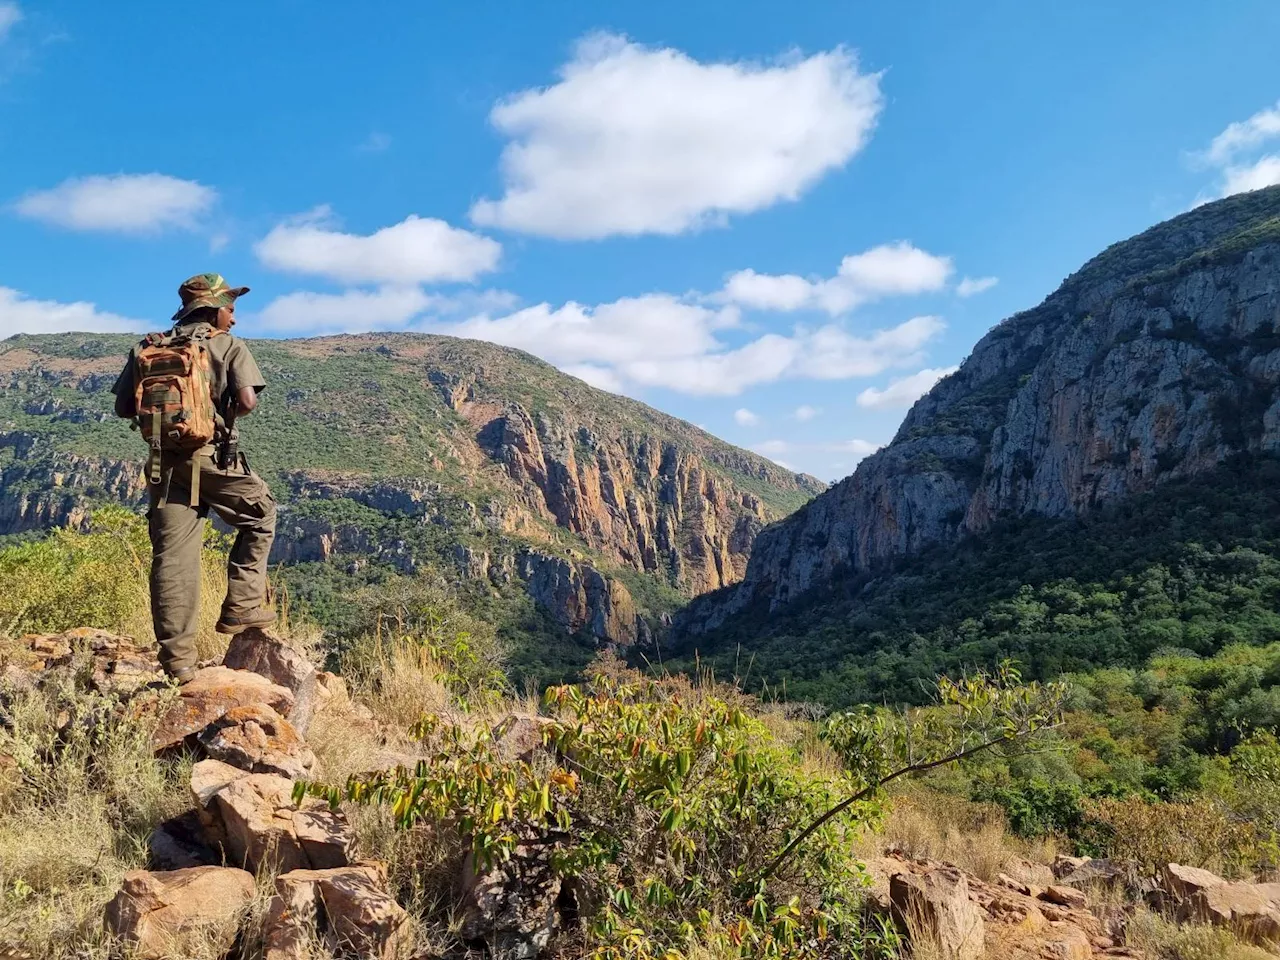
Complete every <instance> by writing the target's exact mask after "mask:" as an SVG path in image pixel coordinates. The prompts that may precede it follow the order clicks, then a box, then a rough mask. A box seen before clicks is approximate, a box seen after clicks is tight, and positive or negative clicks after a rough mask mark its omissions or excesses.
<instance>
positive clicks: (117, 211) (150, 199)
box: [17, 173, 218, 233]
mask: <svg viewBox="0 0 1280 960" xmlns="http://www.w3.org/2000/svg"><path fill="white" fill-rule="evenodd" d="M217 197H218V194H217V191H215V190H214V189H213V188H212V187H206V186H203V185H202V184H199V183H196V182H195V181H193V180H179V179H177V178H176V177H170V176H166V175H164V174H162V173H143V174H124V173H122V174H116V175H113V176H94V177H74V178H72V179H70V180H65V181H63V182H62V183H60V184H59V185H58V186H56V187H53V188H52V189H50V190H40V191H36V192H34V193H28V194H27V195H26V196H24V197H23V198H22V199H21V200H19V201H18V203H17V210H18V212H19V213H20V214H22V215H23V216H25V217H30V218H31V219H33V220H42V221H44V222H45V223H52V224H54V225H56V226H60V227H67V228H69V229H72V230H93V231H102V232H110V233H156V232H159V231H162V230H165V229H170V228H186V229H190V228H192V227H195V226H197V225H198V224H199V222H200V218H201V217H202V216H203V215H204V214H206V213H208V211H209V210H210V209H211V208H212V207H213V204H214V202H215V201H216V200H217Z"/></svg>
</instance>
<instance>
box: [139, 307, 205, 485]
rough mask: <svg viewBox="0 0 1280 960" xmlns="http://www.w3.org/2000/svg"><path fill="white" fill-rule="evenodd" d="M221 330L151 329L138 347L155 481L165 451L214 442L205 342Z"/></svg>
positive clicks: (142, 422)
mask: <svg viewBox="0 0 1280 960" xmlns="http://www.w3.org/2000/svg"><path fill="white" fill-rule="evenodd" d="M222 333H223V331H221V330H217V329H210V328H209V327H206V326H201V327H197V328H196V329H195V330H194V331H192V332H191V333H181V334H178V333H149V334H147V336H146V337H145V338H144V339H143V340H142V342H141V343H139V344H138V346H137V348H136V349H135V350H134V361H133V362H134V369H133V373H134V377H133V381H134V409H135V411H136V413H137V424H138V429H139V430H140V431H141V432H142V438H143V439H144V440H146V441H147V445H148V446H149V447H150V448H151V456H150V458H149V460H148V470H149V473H150V480H151V482H152V483H159V482H160V455H161V452H162V451H164V450H177V451H183V452H187V453H194V452H195V451H197V450H199V449H200V448H202V447H204V446H207V445H208V444H210V443H212V442H213V437H214V432H215V429H216V420H215V417H216V409H215V407H214V398H213V372H212V367H211V364H210V362H209V348H208V347H207V346H206V345H205V344H206V341H208V340H209V339H211V338H213V337H216V336H220V335H221V334H222ZM192 495H193V497H192V499H195V497H196V491H194V490H193V491H192Z"/></svg>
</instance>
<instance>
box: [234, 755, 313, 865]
mask: <svg viewBox="0 0 1280 960" xmlns="http://www.w3.org/2000/svg"><path fill="white" fill-rule="evenodd" d="M292 792H293V785H292V784H291V783H289V781H288V780H286V779H285V778H284V777H279V776H275V775H274V774H269V773H251V774H249V775H247V776H244V777H241V778H240V779H238V780H233V781H232V782H231V783H228V784H227V785H226V786H225V787H223V788H222V789H221V790H219V791H218V792H217V793H216V794H214V797H213V803H214V807H215V809H216V810H217V813H218V818H219V819H220V820H221V822H222V833H223V836H224V837H225V841H224V843H225V848H226V852H227V860H228V861H229V862H230V863H234V864H236V865H238V866H242V867H244V868H245V869H246V870H252V871H253V872H255V873H256V872H258V870H260V869H262V868H263V867H264V866H266V867H270V868H271V869H273V870H275V871H277V872H280V873H286V872H288V871H289V870H298V869H304V868H307V867H310V866H311V863H310V861H309V860H307V855H306V854H305V853H304V852H303V850H302V845H301V844H300V843H299V842H298V836H297V834H296V833H295V832H294V829H293V814H294V809H293V800H292V798H291V794H292Z"/></svg>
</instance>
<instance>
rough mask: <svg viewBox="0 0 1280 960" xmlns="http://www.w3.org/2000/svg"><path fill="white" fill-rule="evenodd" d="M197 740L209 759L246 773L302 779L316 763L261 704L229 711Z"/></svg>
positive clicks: (289, 729)
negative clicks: (273, 774)
mask: <svg viewBox="0 0 1280 960" xmlns="http://www.w3.org/2000/svg"><path fill="white" fill-rule="evenodd" d="M197 738H198V739H199V741H200V744H201V746H203V747H204V750H205V753H207V754H208V755H209V756H210V757H212V758H214V759H215V760H221V761H223V762H224V763H229V764H231V765H232V766H233V767H239V768H240V769H241V770H245V771H247V772H249V773H275V774H279V775H280V776H282V777H289V778H291V779H301V778H302V777H306V776H308V775H310V773H311V770H312V768H313V767H314V766H315V763H316V755H315V754H314V753H312V752H311V748H310V747H308V746H307V744H306V741H304V740H303V739H302V737H301V736H300V735H299V734H298V731H297V730H296V729H294V726H293V724H291V723H290V722H289V721H288V720H286V719H285V718H284V717H282V716H280V714H278V713H276V711H274V710H272V709H271V708H270V707H268V706H266V705H264V704H254V705H252V706H248V707H236V708H235V709H234V710H228V711H227V712H226V713H224V714H223V715H222V716H221V717H219V718H218V719H217V720H215V721H214V722H213V723H211V724H209V726H207V727H205V728H204V730H202V731H201V732H200V733H199V735H198V737H197Z"/></svg>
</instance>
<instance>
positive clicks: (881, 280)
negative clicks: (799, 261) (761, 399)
mask: <svg viewBox="0 0 1280 960" xmlns="http://www.w3.org/2000/svg"><path fill="white" fill-rule="evenodd" d="M951 270H952V266H951V258H950V257H940V256H935V255H934V254H931V253H927V252H925V251H924V250H921V249H920V248H918V247H916V246H913V245H912V244H910V243H906V242H899V243H890V244H882V245H881V246H878V247H872V248H871V249H870V250H866V251H864V252H862V253H857V254H851V255H850V256H847V257H845V258H844V259H843V260H842V261H841V262H840V267H839V269H838V270H837V271H836V274H835V276H833V277H828V278H813V279H807V278H805V277H800V276H796V275H795V274H781V275H777V274H767V273H756V271H754V270H750V269H748V270H739V271H738V272H737V273H734V274H732V275H731V276H730V277H729V279H728V280H726V281H725V285H724V289H723V290H721V291H720V292H719V293H718V294H716V295H715V297H714V298H713V299H715V300H717V301H719V302H723V303H736V304H738V305H739V306H742V307H747V308H750V309H755V310H774V311H782V312H789V311H793V310H823V311H826V312H827V313H829V314H832V315H837V314H842V313H847V312H849V311H850V310H853V309H854V308H855V307H858V306H861V305H862V304H864V303H869V302H871V301H873V300H878V299H881V298H883V297H892V296H909V295H912V294H920V293H928V292H930V291H934V290H940V289H942V287H943V286H945V285H946V282H947V277H948V276H950V275H951Z"/></svg>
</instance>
